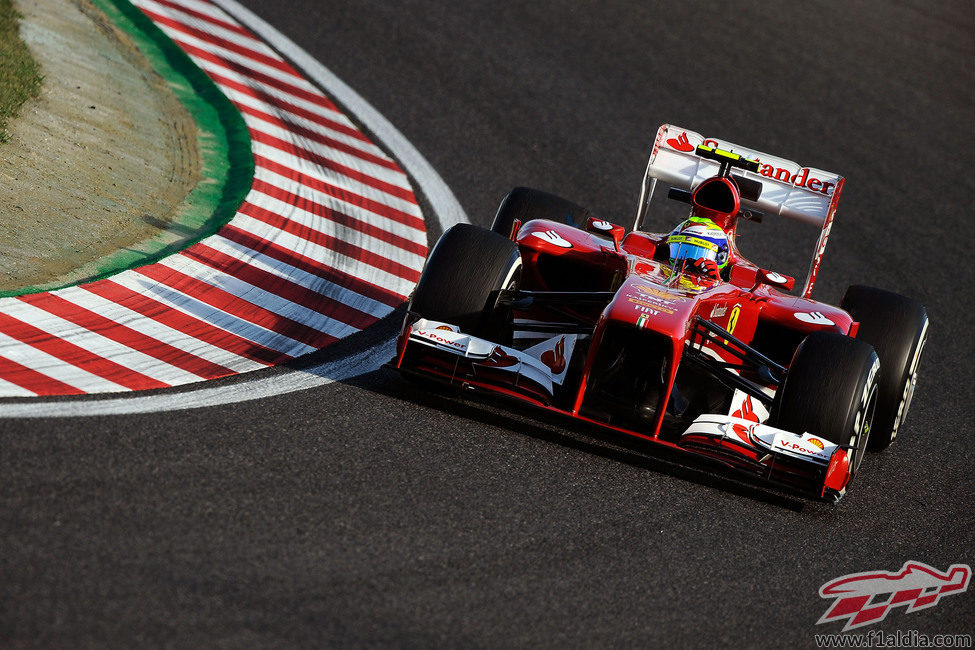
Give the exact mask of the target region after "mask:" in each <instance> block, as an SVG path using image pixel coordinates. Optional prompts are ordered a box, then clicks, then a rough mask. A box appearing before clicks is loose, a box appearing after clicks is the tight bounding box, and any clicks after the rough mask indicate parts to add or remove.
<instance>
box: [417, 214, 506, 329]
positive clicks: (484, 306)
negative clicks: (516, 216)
mask: <svg viewBox="0 0 975 650" xmlns="http://www.w3.org/2000/svg"><path fill="white" fill-rule="evenodd" d="M520 278H521V255H520V254H519V252H518V245H517V244H515V243H514V242H513V241H511V240H510V239H506V238H505V237H502V236H501V235H498V234H496V233H493V232H491V231H490V230H485V229H484V228H478V227H477V226H472V225H470V224H457V225H456V226H453V227H452V228H450V229H449V230H447V231H446V232H445V233H444V234H443V235H442V236H441V237H440V240H439V241H438V242H437V244H436V246H434V248H433V251H432V252H431V253H430V256H429V257H428V258H427V263H426V266H424V267H423V273H422V274H421V275H420V281H419V282H418V283H417V285H416V290H415V291H414V292H413V298H412V299H411V300H410V306H409V311H410V312H412V313H414V314H417V315H419V316H421V317H423V318H426V319H429V320H435V321H441V322H444V323H450V324H452V325H457V326H459V327H460V330H461V331H462V332H465V333H467V334H472V335H474V336H478V337H482V338H488V339H491V340H497V338H496V337H497V335H498V332H496V331H493V330H495V329H497V327H498V323H497V319H496V318H495V316H496V313H495V312H496V309H495V307H496V304H495V303H496V302H497V297H498V291H499V290H500V289H512V288H516V287H517V285H518V282H519V280H520Z"/></svg>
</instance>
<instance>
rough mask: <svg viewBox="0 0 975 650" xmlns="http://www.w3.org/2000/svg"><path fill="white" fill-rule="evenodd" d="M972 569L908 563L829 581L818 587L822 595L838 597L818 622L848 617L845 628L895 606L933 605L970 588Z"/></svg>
mask: <svg viewBox="0 0 975 650" xmlns="http://www.w3.org/2000/svg"><path fill="white" fill-rule="evenodd" d="M971 577H972V568H971V567H970V566H968V565H967V564H952V565H951V566H950V567H948V570H947V571H945V572H944V573H942V572H941V571H938V570H937V569H935V568H933V567H930V566H928V565H927V564H924V563H923V562H916V561H909V562H905V563H904V566H903V567H901V570H900V571H896V572H893V571H866V572H864V573H851V574H850V575H845V576H841V577H839V578H836V579H834V580H830V581H829V582H827V583H826V584H824V585H823V586H822V587H820V588H819V595H820V597H821V598H827V599H828V598H835V599H836V601H835V602H834V603H833V605H832V606H831V607H830V608H829V609H827V610H826V613H825V614H823V615H822V617H821V618H820V619H819V620H818V621H816V624H817V625H819V624H821V623H829V622H831V621H842V620H844V619H846V625H845V626H844V627H843V631H844V632H845V631H847V630H851V629H853V628H856V627H862V626H864V625H872V624H874V623H879V622H880V621H882V620H884V618H885V617H886V616H887V613H888V612H889V611H890V610H891V609H893V608H894V607H900V606H901V605H904V606H906V607H907V612H906V613H908V614H910V613H912V612H916V611H917V610H919V609H925V608H928V607H934V606H935V605H937V604H938V602H939V601H940V600H941V598H942V597H943V596H955V595H957V594H960V593H962V592H964V591H966V590H967V589H968V582H969V580H970V579H971Z"/></svg>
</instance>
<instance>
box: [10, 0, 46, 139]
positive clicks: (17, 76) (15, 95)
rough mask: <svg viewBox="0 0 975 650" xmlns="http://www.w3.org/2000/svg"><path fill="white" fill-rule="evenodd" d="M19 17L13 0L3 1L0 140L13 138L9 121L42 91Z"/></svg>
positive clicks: (39, 76)
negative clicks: (21, 38) (25, 103)
mask: <svg viewBox="0 0 975 650" xmlns="http://www.w3.org/2000/svg"><path fill="white" fill-rule="evenodd" d="M20 18H21V15H20V13H19V12H17V11H16V10H15V9H14V7H13V3H12V2H11V0H0V143H3V142H7V141H8V140H9V139H10V136H9V135H8V134H7V130H6V129H7V123H8V121H9V120H10V119H12V118H14V117H16V116H17V112H18V111H19V110H20V107H21V106H23V104H24V102H26V101H27V100H28V99H30V98H32V97H37V94H38V93H39V92H40V91H41V81H42V77H41V75H40V68H39V67H38V65H37V61H35V60H34V57H33V56H31V53H30V50H29V49H27V45H26V44H25V43H24V42H23V41H22V40H20V33H19V24H20Z"/></svg>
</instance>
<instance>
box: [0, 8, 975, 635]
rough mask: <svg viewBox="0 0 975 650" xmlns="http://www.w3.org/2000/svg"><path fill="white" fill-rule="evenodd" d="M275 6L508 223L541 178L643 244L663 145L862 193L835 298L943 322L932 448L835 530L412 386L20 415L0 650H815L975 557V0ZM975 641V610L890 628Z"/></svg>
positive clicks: (6, 497)
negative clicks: (23, 649) (849, 620)
mask: <svg viewBox="0 0 975 650" xmlns="http://www.w3.org/2000/svg"><path fill="white" fill-rule="evenodd" d="M249 6H250V7H251V8H252V9H253V10H254V11H255V12H257V13H258V14H259V15H261V16H262V17H264V18H265V19H266V20H268V21H269V22H271V23H272V24H273V25H275V26H276V27H277V28H278V29H279V30H281V31H282V32H283V33H285V34H286V35H288V36H289V37H290V38H291V39H293V40H294V41H295V42H296V43H298V44H299V45H300V46H301V47H303V48H305V49H306V50H307V51H308V52H310V53H311V54H312V55H313V56H315V57H316V58H318V59H319V60H320V61H321V62H322V63H324V64H325V65H326V66H328V67H329V68H330V69H331V70H332V71H333V72H335V73H336V74H337V75H338V76H339V77H340V78H341V79H343V80H344V81H345V82H346V83H348V84H349V85H350V86H351V87H352V88H354V89H355V90H356V91H358V92H359V93H360V94H361V95H362V96H364V97H365V98H366V99H367V100H368V101H370V102H371V103H372V104H373V105H374V106H375V107H376V108H377V109H379V111H380V112H381V113H383V114H384V115H385V116H386V117H387V118H389V119H390V120H391V121H392V122H393V123H394V124H395V125H396V126H397V128H399V129H400V131H402V132H403V133H404V134H405V135H406V137H407V138H408V139H409V140H410V141H411V142H412V143H413V144H414V145H415V146H416V147H417V149H419V150H420V151H421V152H422V153H423V154H424V155H425V156H426V157H427V159H428V160H429V161H430V162H431V163H432V165H433V166H434V168H435V169H437V170H438V171H439V172H440V174H441V175H442V176H443V177H444V179H445V180H446V182H447V183H448V185H449V186H450V187H451V189H452V190H453V191H454V193H455V194H456V196H457V198H458V199H459V200H460V202H461V204H462V205H463V206H464V207H465V209H466V210H467V213H468V214H469V215H470V217H471V220H472V221H474V222H475V223H479V224H482V225H485V224H488V223H489V221H490V219H491V217H492V216H493V213H494V210H495V209H496V206H497V204H498V202H499V201H500V199H501V198H502V197H503V196H504V194H505V193H506V192H507V191H508V189H510V188H511V187H512V186H514V185H518V184H525V185H532V186H535V187H539V188H542V189H545V190H548V191H551V192H555V193H558V194H562V195H564V196H566V197H567V198H570V199H573V200H575V201H576V202H578V203H581V204H583V205H586V206H587V207H589V208H590V209H592V210H593V211H595V212H596V213H598V214H600V215H603V216H605V217H606V218H609V219H612V220H617V221H618V222H621V223H628V221H629V220H630V219H631V215H632V213H633V211H634V208H635V203H636V199H637V194H638V190H639V181H640V175H641V173H642V171H643V167H644V165H645V163H646V156H647V154H648V151H649V145H650V138H651V137H652V135H653V133H654V132H655V130H656V128H657V126H658V125H659V124H661V123H663V122H673V123H676V124H680V125H682V126H687V127H689V128H692V129H694V130H696V131H698V132H700V133H703V134H705V135H715V136H718V137H722V138H724V139H726V140H729V141H732V142H738V143H741V144H745V145H749V146H753V147H754V148H756V149H759V150H762V151H768V152H770V153H774V154H777V155H782V156H783V157H787V158H791V159H794V160H798V161H800V162H801V163H804V164H808V165H812V166H816V167H820V168H823V169H827V170H831V171H837V172H839V173H841V174H843V175H845V176H846V177H847V179H848V180H847V184H846V188H845V191H844V194H843V198H842V201H841V202H840V211H839V214H838V216H837V221H836V223H835V225H834V229H833V237H832V238H831V240H830V246H829V249H828V250H827V253H826V256H825V260H824V267H823V269H822V271H821V273H820V276H819V284H818V285H817V291H816V294H815V295H816V297H818V298H820V299H823V300H827V301H830V302H835V301H838V300H839V298H840V297H841V295H842V293H843V291H844V289H845V287H846V286H847V285H848V284H851V283H854V282H868V283H871V284H874V285H876V286H880V287H885V288H889V289H894V290H897V291H900V292H902V293H905V294H907V295H911V296H914V297H916V298H918V299H920V300H921V301H922V302H923V303H924V304H925V305H926V306H927V308H928V312H929V315H930V318H931V331H930V337H929V342H928V347H927V350H926V353H925V357H924V359H923V361H922V364H921V373H922V376H921V379H920V382H919V384H918V389H917V393H916V396H915V400H914V405H913V407H912V410H911V413H910V417H909V418H908V420H907V424H906V428H905V429H902V433H901V437H899V438H898V442H897V444H896V445H895V446H894V447H892V448H891V449H890V450H889V451H888V452H885V453H884V454H881V455H870V456H869V457H868V458H867V459H866V461H865V462H864V466H863V468H862V471H861V473H860V475H859V476H858V478H857V480H856V482H855V483H854V485H853V487H852V488H851V491H850V494H849V496H848V497H847V498H846V499H845V500H844V501H843V502H842V503H841V504H840V505H839V506H837V507H832V506H828V505H824V504H803V503H801V502H797V501H794V500H791V499H787V498H782V497H779V496H777V495H769V494H766V493H764V492H761V491H757V490H754V489H751V488H749V487H747V486H742V485H740V484H738V483H736V482H730V481H727V480H724V479H721V478H718V477H714V476H712V475H711V474H710V473H708V472H707V471H702V470H697V469H695V470H684V469H681V468H680V467H679V466H676V465H673V464H672V463H671V462H669V460H668V459H666V458H660V457H654V456H650V457H647V456H645V455H643V454H639V453H637V451H636V450H634V449H631V448H628V447H626V446H625V445H622V444H620V442H621V441H619V440H604V439H601V438H599V437H597V436H593V435H592V434H591V432H587V431H582V430H577V429H575V428H573V427H572V426H571V425H567V424H566V423H565V422H560V421H554V422H550V421H544V422H537V421H535V420H533V419H531V418H529V417H526V416H524V415H521V414H512V413H511V412H510V411H508V410H507V409H505V408H501V407H498V406H496V405H492V404H487V405H485V404H481V403H478V402H470V401H456V400H448V399H445V398H441V397H438V396H436V395H430V394H426V393H423V392H421V391H419V390H417V389H415V388H413V387H412V386H410V385H408V384H406V383H405V382H403V381H402V380H401V379H400V378H399V377H398V376H396V375H395V374H394V373H392V372H390V371H388V370H380V371H377V372H374V373H371V374H368V375H365V376H361V377H359V378H356V379H352V380H346V381H343V382H338V383H332V384H328V385H325V386H321V387H319V388H315V389H311V390H307V391H303V392H298V393H292V394H289V395H283V396H279V397H273V398H267V399H262V400H257V401H251V402H242V403H240V404H236V405H227V406H220V407H213V408H208V409H194V410H188V411H179V412H173V413H168V414H147V415H130V416H100V417H95V418H82V419H73V420H64V419H59V420H44V419H33V420H3V421H0V445H2V447H0V449H2V453H0V485H2V495H3V496H2V498H3V508H2V511H0V548H2V549H3V550H2V553H0V643H2V645H4V646H44V647H52V646H59V647H66V646H71V647H75V646H104V645H112V646H129V647H131V646H137V647H138V646H157V645H172V646H190V647H192V646H196V647H200V646H210V645H219V646H224V647H245V646H260V647H295V646H322V645H340V646H370V645H393V646H420V647H428V646H448V647H456V646H473V647H499V646H500V647H504V646H517V647H525V646H533V647H536V646H573V647H582V646H584V647H588V646H622V647H649V646H661V645H666V646H692V647H693V646H697V647H705V646H708V647H713V646H714V645H715V644H722V645H730V646H744V645H749V646H758V645H761V646H769V647H797V646H799V647H801V646H807V647H808V646H812V645H813V643H814V640H813V635H814V634H815V633H819V632H837V631H839V627H840V626H839V624H831V625H821V626H817V625H815V623H816V621H817V620H818V618H819V617H820V615H822V613H823V612H824V611H825V610H826V607H827V606H828V605H829V602H827V601H826V600H823V599H821V598H820V597H819V595H818V589H819V587H820V585H821V584H823V583H824V582H826V581H828V580H830V579H832V578H835V577H838V576H840V575H843V574H847V573H854V572H861V571H867V570H872V569H884V570H891V571H893V570H896V569H899V568H900V567H901V566H902V565H903V564H904V562H905V561H907V560H919V561H921V562H925V563H927V564H929V565H932V566H934V567H935V568H938V569H941V570H944V569H946V568H947V567H948V566H949V565H951V564H954V563H966V564H975V562H973V559H975V553H973V550H975V532H973V531H975V526H973V524H975V517H973V516H972V513H971V510H972V494H973V493H975V477H973V471H972V467H973V466H975V452H973V445H972V441H971V436H972V433H973V422H975V409H973V407H972V402H971V392H972V388H973V376H972V370H971V356H972V352H973V348H975V346H973V335H972V333H971V332H972V318H973V313H972V307H971V301H972V298H973V296H975V292H973V290H972V288H971V287H972V283H973V280H975V278H973V273H972V252H971V251H972V246H971V242H972V240H973V235H975V228H973V227H972V225H971V222H970V219H971V197H972V196H973V195H975V180H973V178H975V176H973V174H972V166H973V162H975V159H973V153H972V152H973V151H975V142H973V132H972V129H971V127H970V120H971V118H972V113H973V107H975V91H973V88H975V74H973V73H972V71H971V68H970V66H969V65H968V63H969V62H970V61H971V60H972V58H973V57H975V43H973V38H975V37H973V34H975V11H973V10H972V9H971V7H970V5H969V3H967V2H948V3H938V4H936V5H929V4H927V3H921V2H919V1H913V0H912V1H910V2H899V3H896V4H895V3H889V4H880V3H876V5H875V4H874V3H859V2H850V3H842V5H840V4H837V3H827V2H807V3H804V4H803V5H802V6H799V5H798V4H789V5H786V6H784V7H783V6H778V5H777V6H776V7H775V8H774V9H773V7H772V6H771V5H768V4H767V3H761V4H758V3H755V4H748V5H745V4H743V3H723V4H721V5H716V4H710V3H708V4H696V3H695V4H682V5H681V7H680V10H679V11H680V13H676V12H677V11H678V9H677V7H676V6H675V5H673V4H672V3H659V6H658V5H657V4H656V3H650V4H648V3H635V2H634V3H623V2H603V3H574V2H564V3H562V2H551V3H536V4H533V5H530V6H526V5H524V4H523V3H520V2H511V3H490V4H488V3H476V4H475V3H469V5H468V4H464V5H463V7H460V6H458V4H457V3H453V2H443V3H432V2H428V1H426V0H424V1H422V2H421V1H419V0H408V1H405V2H396V3H380V2H355V3H339V2H334V3H331V2H318V1H312V0H304V1H301V2H283V1H281V0H277V1H275V2H263V3H257V2H251V3H249ZM765 226H768V228H767V229H766V228H765ZM762 228H763V230H764V231H763V232H756V234H755V235H754V240H749V242H748V243H747V244H746V243H745V242H742V249H743V250H744V251H745V252H746V254H748V255H750V256H751V257H752V258H753V259H756V260H757V261H764V260H767V259H772V260H774V259H778V256H781V251H782V250H788V249H787V248H786V247H787V246H788V245H789V244H791V243H792V242H791V231H790V229H789V228H782V227H779V226H777V225H775V224H763V226H762ZM436 234H437V233H436V232H432V233H431V237H435V236H436ZM800 254H801V256H802V257H803V258H807V255H808V252H807V251H806V250H805V249H802V251H801V252H800ZM396 324H397V323H396V322H395V317H394V318H392V319H389V320H387V321H386V322H385V323H384V324H382V325H380V326H379V327H380V329H378V330H373V331H368V332H364V333H362V334H360V335H357V336H356V337H353V338H352V339H350V340H347V341H345V342H343V343H341V344H339V346H338V347H337V348H332V349H330V351H329V352H328V354H329V355H339V354H354V353H355V352H357V351H359V350H361V349H363V347H365V346H368V345H371V344H374V343H376V342H377V341H380V340H382V339H383V338H384V335H386V334H388V333H389V332H391V331H392V330H393V329H395V327H396ZM384 327H385V329H382V328H384ZM274 372H275V370H270V371H267V374H269V375H272V374H273V373H274ZM973 622H975V593H973V592H972V591H971V590H970V591H969V592H967V593H964V594H961V595H957V596H952V597H947V598H945V599H943V600H942V601H941V603H940V604H939V605H938V606H936V607H934V608H932V609H927V610H923V611H920V612H916V613H913V614H905V613H904V610H903V608H899V609H895V610H894V611H892V612H891V613H890V614H889V615H888V616H887V618H886V620H885V621H884V622H883V623H881V624H880V625H878V626H873V627H870V628H865V629H864V631H870V630H872V629H881V630H884V631H888V632H893V631H896V630H908V629H916V630H919V631H921V632H925V633H928V634H936V633H969V634H971V633H973V632H975V624H973Z"/></svg>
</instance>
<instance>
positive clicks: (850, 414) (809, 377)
mask: <svg viewBox="0 0 975 650" xmlns="http://www.w3.org/2000/svg"><path fill="white" fill-rule="evenodd" d="M879 370H880V361H879V359H878V358H877V353H876V352H875V351H874V349H873V348H872V347H870V345H868V344H866V343H864V342H863V341H858V340H856V339H852V338H850V337H848V336H844V335H842V334H838V333H836V332H813V333H812V334H810V335H809V336H807V337H806V338H805V339H804V340H803V342H802V343H800V344H799V347H798V348H797V349H796V352H795V355H794V356H793V358H792V363H791V364H789V371H788V374H787V375H786V378H785V381H784V382H783V384H782V385H781V386H780V387H779V390H778V391H777V393H776V395H775V402H774V403H773V405H772V413H771V418H770V421H771V424H772V425H773V426H775V427H777V428H779V429H784V430H786V431H791V432H793V433H797V434H802V433H805V432H808V433H811V434H813V435H816V436H822V437H824V438H826V439H827V440H829V441H830V442H832V443H835V444H838V445H840V446H843V447H848V448H849V449H848V450H847V451H848V453H849V454H850V468H851V471H852V472H854V473H855V472H856V471H857V469H858V468H859V466H860V461H861V460H863V454H864V451H865V449H866V447H867V444H868V440H869V437H870V435H871V431H870V429H871V423H872V421H873V417H874V410H875V408H876V405H877V375H878V372H879Z"/></svg>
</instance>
